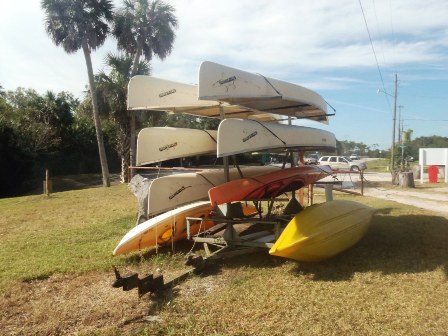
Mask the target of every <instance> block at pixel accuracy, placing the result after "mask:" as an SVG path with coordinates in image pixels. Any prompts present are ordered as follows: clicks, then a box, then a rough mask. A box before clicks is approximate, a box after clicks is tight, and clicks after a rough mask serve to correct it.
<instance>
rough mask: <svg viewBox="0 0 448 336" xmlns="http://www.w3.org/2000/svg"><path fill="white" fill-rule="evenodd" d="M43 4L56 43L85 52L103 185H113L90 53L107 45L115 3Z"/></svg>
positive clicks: (55, 0) (64, 0) (59, 0)
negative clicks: (104, 44)
mask: <svg viewBox="0 0 448 336" xmlns="http://www.w3.org/2000/svg"><path fill="white" fill-rule="evenodd" d="M41 5H42V9H43V10H44V11H45V15H46V16H45V29H46V31H47V33H48V35H49V36H50V38H51V39H52V40H53V42H54V43H55V44H56V45H57V46H59V45H61V46H62V47H63V48H64V50H65V51H66V52H67V53H68V54H71V53H75V52H76V51H78V50H79V49H81V48H82V50H83V52H84V57H85V60H86V65H87V74H88V77H89V87H90V92H91V95H92V108H93V118H94V121H95V129H96V137H97V142H98V151H99V156H100V162H101V171H102V175H103V185H104V186H105V187H109V186H110V178H109V168H108V165H107V157H106V150H105V148H104V140H103V131H102V128H101V120H100V117H99V112H98V104H97V100H96V93H95V92H96V90H95V82H94V77H93V68H92V60H91V57H90V52H91V51H92V50H95V49H96V48H98V47H100V46H101V45H103V43H104V41H105V40H106V37H107V35H108V33H109V25H108V23H109V22H111V21H112V19H113V5H112V2H111V1H110V0H96V1H92V0H42V2H41Z"/></svg>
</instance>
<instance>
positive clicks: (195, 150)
mask: <svg viewBox="0 0 448 336" xmlns="http://www.w3.org/2000/svg"><path fill="white" fill-rule="evenodd" d="M216 133H217V131H212V130H210V131H208V130H199V129H190V128H176V127H148V128H143V129H142V130H141V131H140V132H139V134H138V137H137V166H141V165H144V164H150V163H154V162H161V161H165V160H171V159H176V158H181V157H188V156H194V155H201V154H211V153H213V154H215V153H216V142H217V140H216V138H217V134H216Z"/></svg>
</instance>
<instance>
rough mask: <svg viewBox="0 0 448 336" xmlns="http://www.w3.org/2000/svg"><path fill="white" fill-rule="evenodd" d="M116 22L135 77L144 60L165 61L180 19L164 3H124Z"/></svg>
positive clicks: (132, 155) (133, 147)
mask: <svg viewBox="0 0 448 336" xmlns="http://www.w3.org/2000/svg"><path fill="white" fill-rule="evenodd" d="M123 4H124V7H123V8H122V9H120V10H118V11H117V13H116V14H115V18H114V25H113V31H112V33H113V35H114V36H115V37H116V38H117V43H118V48H119V49H121V50H124V51H125V52H126V53H127V54H129V55H133V61H132V70H131V76H134V75H135V74H136V73H137V68H138V64H139V62H140V57H141V56H142V55H143V57H144V58H145V60H146V61H148V62H149V61H151V59H152V57H153V55H156V56H157V57H158V58H160V59H161V60H164V59H165V58H166V57H167V56H168V55H169V54H170V53H171V50H172V48H173V43H174V39H175V37H176V35H175V33H174V29H175V28H177V18H176V16H175V15H174V7H172V6H171V5H169V4H165V3H164V2H162V1H159V0H154V1H151V2H150V1H148V0H124V1H123ZM130 139H131V152H130V160H131V165H135V150H136V144H135V113H131V137H130Z"/></svg>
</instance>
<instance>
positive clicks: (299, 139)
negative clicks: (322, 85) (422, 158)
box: [114, 62, 371, 260]
mask: <svg viewBox="0 0 448 336" xmlns="http://www.w3.org/2000/svg"><path fill="white" fill-rule="evenodd" d="M199 82H200V83H199V88H197V87H195V86H193V85H189V84H182V83H177V82H172V81H166V80H163V79H158V78H154V77H148V76H136V77H133V78H132V79H131V81H130V83H129V91H128V109H129V110H140V109H141V110H155V111H157V110H160V111H170V112H173V113H179V112H180V113H187V114H192V115H195V116H200V117H215V118H216V117H219V118H223V117H225V118H227V119H224V120H222V121H221V123H220V125H219V128H218V130H217V131H212V130H207V131H206V130H195V129H185V128H172V127H152V128H145V129H143V130H141V132H140V133H139V135H138V139H137V157H136V161H137V165H145V164H152V163H156V162H162V161H165V160H170V159H175V158H183V157H187V156H197V155H204V154H205V155H210V154H214V155H216V157H227V156H230V155H235V154H240V153H250V152H259V151H262V152H263V151H266V152H269V153H272V152H278V151H295V150H302V151H305V150H308V151H309V150H313V151H317V150H324V151H325V150H334V149H335V147H336V139H335V136H334V134H332V133H330V132H328V131H325V130H322V129H317V128H311V127H304V126H295V125H286V124H284V123H281V122H279V119H281V118H282V116H283V117H284V116H287V117H292V118H301V119H310V120H315V121H319V122H322V123H328V115H329V114H328V113H327V110H326V103H325V101H324V100H323V98H322V97H320V96H319V95H318V94H317V93H315V92H313V91H311V90H308V89H306V88H303V87H301V86H298V85H294V84H290V83H286V82H282V81H278V80H275V79H272V78H267V77H264V76H261V75H256V74H252V73H248V72H245V71H241V70H238V69H234V68H230V67H226V66H222V65H219V64H216V63H212V62H204V63H202V65H201V67H200V71H199ZM198 98H199V100H198ZM225 172H226V173H225ZM330 174H332V171H331V169H330V168H329V167H327V166H307V167H292V168H286V169H280V168H279V167H275V166H257V167H241V168H240V167H237V168H230V169H228V170H224V169H211V170H204V171H200V172H189V173H181V174H176V175H169V176H164V177H160V178H156V179H154V180H153V181H152V182H151V183H150V185H149V190H148V215H149V216H154V217H152V218H150V219H149V220H148V221H146V222H144V223H142V224H140V225H138V226H136V227H135V228H133V229H131V230H130V231H129V232H128V233H127V234H126V235H125V236H124V237H123V239H122V240H121V241H120V243H119V244H118V246H117V247H116V249H115V250H114V255H119V254H123V253H128V252H131V251H135V250H140V249H143V248H148V247H152V246H157V245H166V244H169V243H170V242H172V241H176V240H180V239H185V238H186V235H187V233H186V232H187V229H186V218H187V217H194V218H202V219H203V220H201V221H198V222H194V223H192V224H191V226H190V233H191V234H193V235H194V234H197V233H199V232H202V231H203V230H206V229H208V228H210V227H211V226H213V225H214V222H213V220H212V213H213V210H214V209H215V208H216V206H217V205H219V204H223V203H231V202H240V201H245V200H248V201H250V200H261V199H266V198H268V199H272V198H275V197H277V196H279V195H281V194H283V193H285V192H290V191H294V190H298V189H300V188H302V187H304V186H307V185H309V184H312V183H314V182H316V181H318V180H320V179H322V178H324V177H326V176H328V175H330ZM208 198H209V200H210V201H207V199H208ZM254 211H255V209H254V207H250V206H245V207H244V213H245V214H251V213H253V212H254ZM322 212H324V213H326V214H327V216H326V217H325V216H324V217H322V216H320V215H319V214H320V213H322ZM302 214H303V215H302ZM369 216H370V217H371V211H370V209H369V208H366V207H363V206H360V205H357V203H355V204H345V203H344V204H342V203H339V204H337V203H333V204H330V203H329V204H325V205H321V206H311V207H308V208H307V209H305V210H304V211H303V212H301V213H300V214H298V215H297V216H296V217H294V218H293V219H292V220H291V222H290V223H289V224H288V225H287V226H286V228H285V229H284V231H283V233H282V235H281V236H280V238H279V239H278V240H277V242H275V244H274V246H273V247H272V249H271V251H270V253H271V254H273V255H278V256H283V257H288V258H292V259H296V260H321V259H324V258H325V256H327V257H331V256H333V255H334V254H335V253H338V252H341V251H342V250H344V249H345V248H348V247H349V246H351V245H353V244H354V243H355V242H356V241H357V240H359V239H360V237H362V234H363V233H364V232H365V229H366V227H367V224H368V222H369V220H370V217H369ZM355 219H356V220H355ZM347 223H348V224H347ZM326 241H328V242H331V243H329V245H328V246H327V247H325V242H326ZM322 246H324V247H322ZM299 250H300V251H301V252H298V251H299ZM309 250H311V251H312V252H313V251H314V254H313V253H312V252H309ZM319 251H323V252H319Z"/></svg>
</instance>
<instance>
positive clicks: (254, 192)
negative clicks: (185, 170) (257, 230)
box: [208, 166, 332, 206]
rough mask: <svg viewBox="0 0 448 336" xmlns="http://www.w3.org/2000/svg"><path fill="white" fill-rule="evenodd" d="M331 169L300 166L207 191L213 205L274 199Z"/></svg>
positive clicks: (318, 177)
mask: <svg viewBox="0 0 448 336" xmlns="http://www.w3.org/2000/svg"><path fill="white" fill-rule="evenodd" d="M331 173H332V170H331V169H330V168H329V167H328V166H301V167H293V168H286V169H280V170H277V171H273V172H269V173H266V174H263V175H258V176H254V177H249V178H244V179H238V180H235V181H230V182H227V183H223V184H221V185H219V186H216V187H214V188H211V189H210V190H209V191H208V195H209V198H210V202H211V204H212V205H213V206H216V205H218V204H224V203H229V202H235V201H245V200H256V199H263V198H273V197H277V196H278V195H280V194H282V193H285V192H289V191H293V190H298V189H300V188H303V187H305V186H307V185H309V184H312V183H314V182H316V181H318V180H320V179H323V178H325V177H327V176H328V175H330V174H331Z"/></svg>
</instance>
